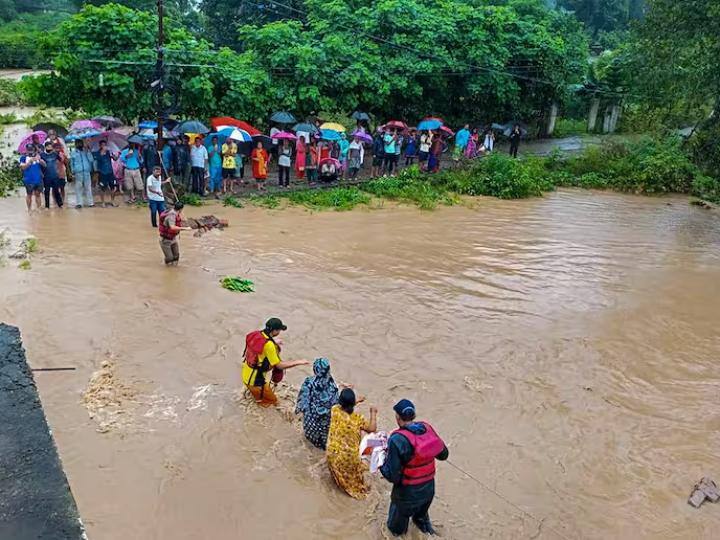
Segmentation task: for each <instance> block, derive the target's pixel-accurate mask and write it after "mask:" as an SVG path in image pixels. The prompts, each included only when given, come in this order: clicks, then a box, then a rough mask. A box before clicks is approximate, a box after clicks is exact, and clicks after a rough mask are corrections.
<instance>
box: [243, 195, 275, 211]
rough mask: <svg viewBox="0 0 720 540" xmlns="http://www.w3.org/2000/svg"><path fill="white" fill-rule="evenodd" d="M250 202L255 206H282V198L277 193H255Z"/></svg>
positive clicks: (273, 207)
mask: <svg viewBox="0 0 720 540" xmlns="http://www.w3.org/2000/svg"><path fill="white" fill-rule="evenodd" d="M250 203H251V204H253V205H255V206H260V207H262V208H267V209H269V210H274V209H275V208H278V207H279V206H280V198H279V197H277V196H275V195H271V194H268V195H253V196H252V197H250Z"/></svg>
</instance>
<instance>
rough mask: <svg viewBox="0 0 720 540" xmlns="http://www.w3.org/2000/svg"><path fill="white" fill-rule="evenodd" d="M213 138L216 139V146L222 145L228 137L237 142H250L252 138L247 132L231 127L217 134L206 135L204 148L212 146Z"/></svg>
mask: <svg viewBox="0 0 720 540" xmlns="http://www.w3.org/2000/svg"><path fill="white" fill-rule="evenodd" d="M213 137H217V140H218V144H223V143H224V142H225V141H226V140H227V138H228V137H231V138H232V139H233V140H234V141H237V142H252V137H251V136H250V134H249V133H248V132H247V131H245V130H242V129H239V128H234V127H232V126H230V127H226V128H223V129H221V130H220V131H218V132H217V133H208V135H207V137H205V140H206V143H205V146H207V147H210V146H212V138H213Z"/></svg>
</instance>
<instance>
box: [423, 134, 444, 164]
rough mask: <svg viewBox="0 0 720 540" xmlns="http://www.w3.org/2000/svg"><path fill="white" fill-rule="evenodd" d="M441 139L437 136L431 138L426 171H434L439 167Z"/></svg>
mask: <svg viewBox="0 0 720 540" xmlns="http://www.w3.org/2000/svg"><path fill="white" fill-rule="evenodd" d="M442 148H443V140H442V137H440V136H438V137H435V139H433V142H432V145H431V146H430V156H429V158H428V168H427V170H428V172H431V173H434V172H437V171H438V170H439V169H440V155H441V154H442Z"/></svg>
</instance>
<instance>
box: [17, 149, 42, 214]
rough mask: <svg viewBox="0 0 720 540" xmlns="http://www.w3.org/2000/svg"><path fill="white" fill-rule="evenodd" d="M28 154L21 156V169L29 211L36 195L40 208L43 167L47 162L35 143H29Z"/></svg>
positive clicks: (37, 204) (36, 205)
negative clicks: (39, 153) (40, 154)
mask: <svg viewBox="0 0 720 540" xmlns="http://www.w3.org/2000/svg"><path fill="white" fill-rule="evenodd" d="M26 152H27V154H26V155H24V156H20V170H22V173H23V184H25V193H26V196H25V203H26V204H27V209H28V212H31V211H32V199H33V194H34V195H35V208H37V209H38V210H40V208H41V204H42V203H41V201H40V192H41V191H42V188H43V174H42V168H43V167H44V166H45V162H44V161H43V160H42V158H41V157H40V156H39V155H38V153H37V149H36V147H35V145H33V144H28V145H27V147H26Z"/></svg>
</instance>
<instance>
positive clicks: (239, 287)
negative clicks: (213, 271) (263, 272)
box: [220, 276, 255, 293]
mask: <svg viewBox="0 0 720 540" xmlns="http://www.w3.org/2000/svg"><path fill="white" fill-rule="evenodd" d="M220 285H221V286H222V287H223V288H224V289H227V290H229V291H234V292H245V293H247V292H255V284H254V283H253V282H252V281H250V280H249V279H242V278H240V277H238V276H226V277H224V278H222V279H221V280H220Z"/></svg>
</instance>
